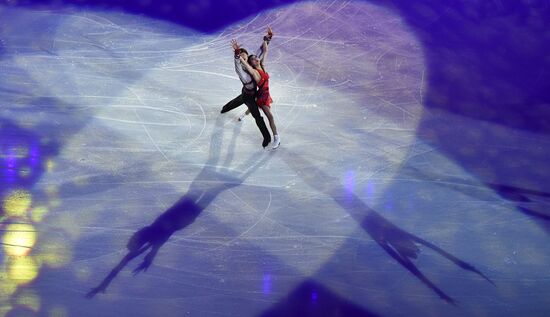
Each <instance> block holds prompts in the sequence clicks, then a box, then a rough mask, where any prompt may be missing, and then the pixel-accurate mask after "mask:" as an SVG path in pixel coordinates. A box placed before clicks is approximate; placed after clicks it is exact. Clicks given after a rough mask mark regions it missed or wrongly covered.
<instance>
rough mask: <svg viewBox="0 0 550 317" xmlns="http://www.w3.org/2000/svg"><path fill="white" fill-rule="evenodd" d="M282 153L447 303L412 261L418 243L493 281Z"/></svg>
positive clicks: (331, 179)
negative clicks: (400, 226)
mask: <svg viewBox="0 0 550 317" xmlns="http://www.w3.org/2000/svg"><path fill="white" fill-rule="evenodd" d="M285 154H286V155H284V156H283V159H284V161H285V162H286V163H287V164H288V166H290V167H291V168H292V169H293V170H294V171H295V172H296V173H297V174H298V175H299V176H300V178H301V179H302V180H304V181H305V182H306V183H307V184H308V185H309V186H311V187H313V188H315V189H316V190H318V191H320V192H322V193H324V194H326V195H328V196H330V197H331V198H332V199H333V200H334V201H335V202H336V203H338V204H339V205H340V206H341V207H342V209H343V210H345V211H346V212H347V213H348V214H349V215H350V216H352V217H353V219H355V221H357V222H358V223H360V224H361V227H363V229H364V230H365V231H366V232H367V233H368V234H369V235H370V236H371V238H372V239H374V241H376V243H377V244H378V245H379V246H380V247H382V249H384V251H386V253H388V254H389V255H390V256H391V257H392V258H394V259H395V260H396V261H397V262H398V263H399V264H401V265H402V266H403V267H404V268H405V269H407V270H408V271H409V272H411V273H412V274H414V275H415V276H416V277H417V278H418V279H420V280H421V281H422V283H424V284H425V285H426V286H427V287H429V288H430V289H431V290H432V291H434V292H435V293H436V294H437V295H439V297H441V298H442V299H443V300H445V301H447V302H448V303H451V304H454V305H456V302H455V300H454V299H453V298H451V297H450V296H449V295H447V294H446V293H445V292H444V291H443V290H441V289H440V288H439V287H438V286H437V285H435V284H434V283H433V282H432V281H431V280H430V279H429V278H428V277H426V276H425V275H424V273H422V271H420V269H419V268H418V267H417V266H416V265H415V264H414V263H413V262H412V260H413V259H416V258H417V257H418V253H420V248H419V246H425V247H427V248H429V249H432V250H433V251H435V252H437V253H439V254H440V255H441V256H443V257H445V258H446V259H448V260H449V261H451V262H453V263H454V264H455V265H457V266H458V267H460V268H462V269H463V270H466V271H470V272H473V273H476V274H478V275H479V276H481V277H483V278H484V279H485V280H487V281H488V282H489V283H491V284H493V285H494V283H493V282H492V281H491V280H490V279H489V278H488V277H487V276H485V275H484V274H483V273H481V272H480V271H479V270H478V269H476V268H475V267H474V266H473V265H471V264H469V263H467V262H465V261H462V260H460V259H459V258H457V257H456V256H454V255H452V254H450V253H449V252H447V251H445V250H443V249H441V248H440V247H438V246H436V245H434V244H433V243H431V242H428V241H426V240H424V239H422V238H420V237H418V236H416V235H414V234H412V233H409V232H407V231H405V230H403V229H401V228H399V227H398V226H396V225H394V224H393V223H391V222H390V221H389V220H387V219H386V218H384V217H382V216H381V215H380V214H379V213H378V212H376V211H375V210H373V209H371V208H370V207H369V206H367V205H366V204H365V203H364V202H363V201H362V200H361V199H359V197H357V196H355V195H354V194H353V193H350V192H348V191H347V190H346V189H345V188H342V186H340V185H338V180H337V179H336V178H335V177H332V176H329V175H327V174H325V173H324V172H323V171H321V170H320V169H318V168H316V167H315V165H313V164H312V163H311V162H309V161H307V160H306V159H304V158H302V157H301V156H300V155H298V154H297V153H293V152H288V151H287V153H285Z"/></svg>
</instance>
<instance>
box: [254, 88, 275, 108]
mask: <svg viewBox="0 0 550 317" xmlns="http://www.w3.org/2000/svg"><path fill="white" fill-rule="evenodd" d="M272 102H273V99H271V95H270V94H269V90H267V89H261V90H258V95H257V96H256V104H257V105H258V107H259V106H268V107H271V103H272Z"/></svg>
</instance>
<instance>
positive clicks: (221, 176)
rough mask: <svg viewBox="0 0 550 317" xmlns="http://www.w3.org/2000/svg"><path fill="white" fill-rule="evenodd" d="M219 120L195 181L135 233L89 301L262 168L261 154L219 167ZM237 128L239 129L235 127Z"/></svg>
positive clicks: (146, 260)
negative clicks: (239, 162) (235, 165)
mask: <svg viewBox="0 0 550 317" xmlns="http://www.w3.org/2000/svg"><path fill="white" fill-rule="evenodd" d="M221 123H222V121H221V117H220V118H218V120H217V122H216V124H215V128H214V132H213V134H212V137H211V140H210V151H209V158H208V161H207V162H206V164H204V167H203V168H202V170H201V171H200V173H199V174H198V175H197V176H196V177H195V179H194V180H193V182H192V184H191V185H190V187H189V190H188V191H187V193H186V194H185V195H184V196H183V197H181V198H180V199H179V200H178V201H177V202H176V203H174V205H172V206H171V207H170V208H168V209H167V210H166V211H165V212H163V213H162V214H161V215H160V216H158V217H157V218H156V219H155V220H154V221H153V223H151V224H150V225H148V226H145V227H143V228H141V229H139V230H138V231H136V232H135V233H134V234H133V235H132V237H131V238H130V240H129V241H128V243H127V245H126V247H127V248H128V253H127V254H126V255H125V256H124V257H123V258H122V260H121V261H120V262H119V263H118V264H117V265H116V266H115V267H114V268H113V269H112V270H111V272H110V273H109V274H108V275H107V277H105V279H104V280H103V281H102V282H101V283H100V284H99V285H98V286H97V287H95V288H93V289H92V290H90V291H89V292H88V293H87V295H86V296H87V297H88V298H91V297H93V296H95V295H96V294H97V293H99V292H105V290H106V288H107V287H108V286H109V284H110V283H111V282H112V280H113V279H114V278H115V277H116V275H117V274H118V273H119V272H120V271H121V270H122V269H123V268H124V267H125V266H126V265H127V264H128V263H129V262H130V261H131V260H132V259H134V258H135V257H137V256H139V255H140V254H142V253H144V252H145V251H147V250H149V253H148V254H147V255H146V256H145V258H144V259H143V261H142V262H141V264H140V265H138V266H137V267H136V269H134V271H133V272H134V274H137V273H139V272H141V271H146V270H147V269H148V268H149V266H150V265H151V264H152V263H153V260H154V259H155V256H156V254H157V252H158V251H159V250H160V248H161V247H162V246H163V245H164V244H165V243H166V242H167V241H168V239H169V238H170V237H171V236H172V235H173V234H174V233H175V232H176V231H179V230H182V229H184V228H185V227H187V226H189V225H190V224H192V223H193V222H194V221H195V219H196V218H197V217H198V216H199V215H200V214H201V213H202V212H203V211H204V210H205V209H206V208H207V207H208V205H209V204H210V203H211V202H212V201H213V200H214V199H215V198H216V197H217V196H218V195H219V194H220V193H222V192H223V191H226V190H228V189H231V188H234V187H237V186H239V185H241V184H242V183H243V182H244V181H245V180H246V179H247V178H248V176H250V174H252V173H253V172H254V171H256V170H257V169H258V168H259V167H260V166H262V165H263V164H265V163H266V162H267V161H268V160H269V158H270V157H271V155H270V154H269V153H268V152H265V151H262V152H259V153H252V154H251V155H250V158H249V159H248V160H247V161H245V162H244V163H242V164H240V166H238V167H237V168H235V169H233V170H232V171H230V170H228V169H226V168H225V167H223V166H219V165H218V162H219V160H220V150H221V145H222V139H223V138H222V134H223V130H224V129H223V126H221V125H222V124H221ZM239 127H240V125H239ZM238 132H239V128H235V129H234V130H233V136H232V140H231V143H230V148H229V150H228V151H227V153H228V154H227V157H226V158H225V159H224V161H223V162H222V163H223V164H225V165H224V166H229V164H231V161H232V159H233V152H234V147H235V145H236V142H235V140H236V137H237V135H238Z"/></svg>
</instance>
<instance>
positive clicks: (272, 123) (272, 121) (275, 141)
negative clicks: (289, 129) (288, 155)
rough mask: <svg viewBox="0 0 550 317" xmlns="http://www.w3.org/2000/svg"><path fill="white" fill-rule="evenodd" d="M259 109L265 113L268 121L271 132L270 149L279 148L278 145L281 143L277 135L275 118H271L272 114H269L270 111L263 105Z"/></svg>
mask: <svg viewBox="0 0 550 317" xmlns="http://www.w3.org/2000/svg"><path fill="white" fill-rule="evenodd" d="M260 108H262V111H263V112H264V113H265V116H266V117H267V120H269V126H270V127H271V132H273V144H272V147H273V148H274V149H276V148H278V147H279V144H280V143H281V138H280V137H279V134H278V133H277V126H275V118H274V117H273V114H272V113H271V109H270V108H269V107H268V106H265V105H264V106H260Z"/></svg>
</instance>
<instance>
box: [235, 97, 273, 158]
mask: <svg viewBox="0 0 550 317" xmlns="http://www.w3.org/2000/svg"><path fill="white" fill-rule="evenodd" d="M242 96H243V100H244V103H245V104H246V106H247V107H248V109H249V110H250V114H252V116H253V117H254V120H256V125H257V126H258V129H260V132H261V133H262V135H263V137H264V141H263V142H262V146H263V147H266V146H267V145H268V144H269V142H271V135H270V134H269V130H267V126H266V125H265V122H264V118H262V115H261V114H260V109H259V108H258V105H257V104H256V100H255V98H254V95H247V94H245V93H243V94H242Z"/></svg>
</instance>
